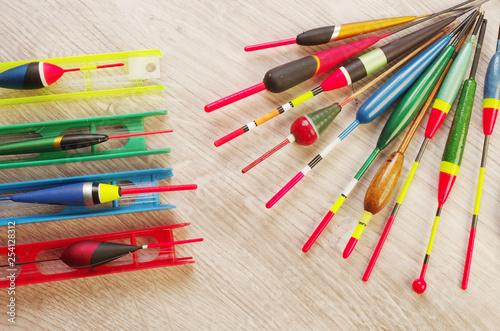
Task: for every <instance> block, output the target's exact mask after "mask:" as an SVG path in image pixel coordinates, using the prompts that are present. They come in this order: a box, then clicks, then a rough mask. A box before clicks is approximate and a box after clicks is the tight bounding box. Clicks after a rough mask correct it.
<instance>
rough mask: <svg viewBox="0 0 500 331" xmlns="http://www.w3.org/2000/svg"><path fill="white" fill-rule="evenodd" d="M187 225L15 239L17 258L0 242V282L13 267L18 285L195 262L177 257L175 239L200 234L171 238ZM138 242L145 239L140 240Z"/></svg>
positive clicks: (3, 284)
mask: <svg viewBox="0 0 500 331" xmlns="http://www.w3.org/2000/svg"><path fill="white" fill-rule="evenodd" d="M187 225H189V223H182V224H175V225H167V226H160V227H155V228H148V229H138V230H129V231H123V232H115V233H106V234H100V235H93V236H85V237H79V238H70V239H62V240H54V241H46V242H37V243H31V244H22V245H20V244H17V245H16V247H15V253H16V254H15V258H14V257H12V255H9V253H10V252H12V246H6V247H0V256H2V259H3V260H4V261H6V262H7V264H5V265H2V266H1V267H4V268H2V269H0V270H3V271H5V272H8V273H2V277H1V279H0V287H1V288H5V287H9V286H11V285H10V284H11V279H10V278H9V277H6V276H8V275H9V274H11V273H13V272H14V273H15V275H16V278H15V286H21V285H28V284H36V283H43V282H49V281H57V280H65V279H74V278H81V277H90V276H98V275H105V274H111V273H118V272H125V271H135V270H144V269H150V268H159V267H167V266H174V265H182V264H190V263H194V260H193V258H192V257H178V256H177V254H176V250H175V247H176V245H179V244H185V243H190V242H199V241H203V239H202V238H199V239H189V240H181V241H174V230H175V229H177V228H181V227H185V226H187ZM115 241H119V242H120V243H116V242H115ZM139 242H140V243H144V244H143V245H138V243H139ZM153 247H157V248H156V249H153V250H151V252H149V253H148V254H146V252H144V253H141V250H144V249H147V248H153ZM54 256H57V258H54ZM120 257H121V258H120ZM145 257H146V258H145ZM119 258H120V259H119ZM7 268H8V269H7Z"/></svg>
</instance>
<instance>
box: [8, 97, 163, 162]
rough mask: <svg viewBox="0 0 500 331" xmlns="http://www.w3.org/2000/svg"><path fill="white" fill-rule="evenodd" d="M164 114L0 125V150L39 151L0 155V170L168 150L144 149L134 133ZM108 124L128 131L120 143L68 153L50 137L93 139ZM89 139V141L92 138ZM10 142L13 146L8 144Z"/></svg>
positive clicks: (152, 112)
mask: <svg viewBox="0 0 500 331" xmlns="http://www.w3.org/2000/svg"><path fill="white" fill-rule="evenodd" d="M0 100H1V99H0ZM166 114H167V111H166V110H160V111H151V112H142V113H136V114H124V115H112V116H102V117H90V118H82V119H71V120H62V121H50V122H39V123H24V124H15V125H5V126H0V141H3V142H4V144H3V145H0V151H1V150H4V151H5V150H8V149H10V148H13V149H14V150H15V151H19V152H23V153H24V152H28V153H30V152H33V153H39V155H25V156H23V157H22V158H15V157H2V159H1V160H0V169H5V168H13V167H29V166H43V165H51V164H59V163H69V162H83V161H96V160H105V159H114V158H122V157H132V156H145V155H152V154H159V153H169V152H170V148H161V149H148V148H147V141H146V139H145V137H143V135H142V134H137V133H140V132H144V131H146V130H145V121H146V119H147V118H148V117H150V116H160V115H166ZM110 126H111V127H120V128H122V129H124V130H125V131H128V132H132V133H131V135H130V136H129V137H128V138H127V139H128V140H126V141H125V143H124V145H123V146H116V147H114V146H110V148H108V149H102V148H98V145H95V144H94V145H92V146H90V148H89V149H88V150H82V151H78V153H68V152H65V151H64V150H59V151H57V148H56V149H55V148H54V147H56V145H57V141H55V139H54V137H57V136H67V135H66V134H65V133H66V132H67V131H72V132H74V131H75V130H78V131H82V132H88V133H89V134H90V136H89V138H90V137H94V138H95V136H94V134H97V133H98V130H99V129H100V128H101V127H110ZM144 133H147V132H144ZM33 137H36V138H35V139H34V140H30V141H19V140H20V138H22V139H29V138H33ZM102 138H104V137H102ZM124 138H125V137H124ZM90 140H93V138H91V139H90ZM11 142H12V143H13V145H11V144H10V143H11ZM35 143H36V144H37V146H38V147H44V149H47V150H48V152H44V151H42V150H41V149H40V148H37V149H36V150H34V147H32V145H34V144H35ZM54 143H56V145H54ZM7 154H8V153H7Z"/></svg>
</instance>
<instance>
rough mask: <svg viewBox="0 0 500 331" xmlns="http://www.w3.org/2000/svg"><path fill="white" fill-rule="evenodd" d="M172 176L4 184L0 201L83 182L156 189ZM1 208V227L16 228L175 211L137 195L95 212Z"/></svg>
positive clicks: (151, 173)
mask: <svg viewBox="0 0 500 331" xmlns="http://www.w3.org/2000/svg"><path fill="white" fill-rule="evenodd" d="M172 176H173V173H172V169H170V168H159V169H145V170H135V171H125V172H116V173H107V174H99V175H87V176H78V177H65V178H55V179H45V180H34V181H28V182H17V183H7V184H0V197H8V196H12V195H14V194H17V193H19V192H27V191H37V190H44V189H50V188H53V187H60V186H65V185H70V184H75V183H82V182H94V183H108V184H112V185H117V184H119V185H123V184H122V183H132V184H134V185H135V186H138V187H139V186H141V187H144V186H158V182H159V181H160V180H163V179H167V178H170V177H172ZM0 204H1V205H2V206H1V208H0V217H1V218H0V226H4V225H8V224H9V222H11V221H15V223H16V224H25V223H34V222H45V221H54V220H63V219H71V218H82V217H92V216H104V215H118V214H124V213H136V212H145V211H152V210H162V209H171V208H175V205H172V204H165V203H162V201H161V200H160V195H159V194H158V193H149V194H138V195H134V196H131V197H130V198H124V199H118V200H114V201H112V202H110V203H108V204H104V205H100V206H99V207H98V208H89V207H87V206H64V205H37V204H31V203H23V204H21V203H13V202H2V201H0Z"/></svg>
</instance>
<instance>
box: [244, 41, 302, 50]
mask: <svg viewBox="0 0 500 331" xmlns="http://www.w3.org/2000/svg"><path fill="white" fill-rule="evenodd" d="M296 43H297V39H296V38H290V39H283V40H277V41H270V42H267V43H262V44H256V45H250V46H245V52H253V51H258V50H261V49H267V48H272V47H278V46H285V45H291V44H296Z"/></svg>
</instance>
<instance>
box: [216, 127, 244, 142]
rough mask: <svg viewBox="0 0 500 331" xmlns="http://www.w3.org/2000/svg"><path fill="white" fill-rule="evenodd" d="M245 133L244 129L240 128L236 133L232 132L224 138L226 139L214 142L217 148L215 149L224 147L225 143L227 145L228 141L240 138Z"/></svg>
mask: <svg viewBox="0 0 500 331" xmlns="http://www.w3.org/2000/svg"><path fill="white" fill-rule="evenodd" d="M244 133H245V131H244V130H243V129H242V128H239V129H237V130H235V131H233V132H231V133H230V134H228V135H226V136H224V137H222V138H220V139H219V140H216V141H215V142H214V146H215V147H219V146H221V145H224V144H225V143H227V142H228V141H231V140H233V139H234V138H236V137H239V136H241V135H242V134H244Z"/></svg>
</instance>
